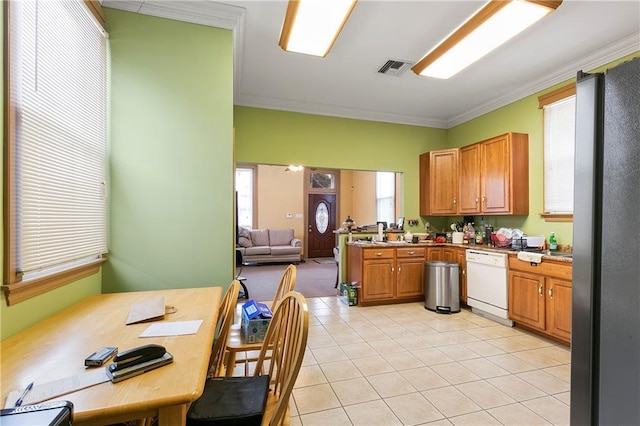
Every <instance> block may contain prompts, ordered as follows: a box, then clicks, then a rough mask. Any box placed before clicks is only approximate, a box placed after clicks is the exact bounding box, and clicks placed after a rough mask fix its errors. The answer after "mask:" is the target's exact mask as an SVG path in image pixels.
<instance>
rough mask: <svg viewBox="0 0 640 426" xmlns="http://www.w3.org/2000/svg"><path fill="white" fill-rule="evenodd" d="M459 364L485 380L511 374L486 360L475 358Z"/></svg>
mask: <svg viewBox="0 0 640 426" xmlns="http://www.w3.org/2000/svg"><path fill="white" fill-rule="evenodd" d="M459 362H460V365H462V366H464V367H465V368H467V369H468V370H469V371H471V372H472V373H474V374H476V375H478V376H479V377H482V378H483V379H488V378H491V377H498V376H506V375H507V374H509V372H508V371H507V370H505V369H504V368H502V367H500V366H498V365H497V364H496V363H494V362H491V361H490V360H488V359H486V358H474V359H469V360H466V361H459Z"/></svg>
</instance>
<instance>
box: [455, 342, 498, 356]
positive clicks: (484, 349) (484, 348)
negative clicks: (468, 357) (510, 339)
mask: <svg viewBox="0 0 640 426" xmlns="http://www.w3.org/2000/svg"><path fill="white" fill-rule="evenodd" d="M462 346H464V347H465V348H467V349H469V350H471V351H473V352H475V353H477V354H478V355H480V356H492V355H501V354H504V353H505V352H504V351H503V350H502V349H499V348H496V347H495V346H493V345H490V344H489V343H487V342H483V341H477V342H469V343H463V344H462Z"/></svg>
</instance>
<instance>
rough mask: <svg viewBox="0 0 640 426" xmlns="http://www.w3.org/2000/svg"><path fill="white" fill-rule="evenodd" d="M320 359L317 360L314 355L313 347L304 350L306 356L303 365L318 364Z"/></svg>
mask: <svg viewBox="0 0 640 426" xmlns="http://www.w3.org/2000/svg"><path fill="white" fill-rule="evenodd" d="M317 363H318V361H316V358H315V357H314V356H313V353H312V352H311V349H309V347H307V348H306V349H305V350H304V358H302V365H303V366H304V365H314V364H317Z"/></svg>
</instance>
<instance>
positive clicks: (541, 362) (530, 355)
mask: <svg viewBox="0 0 640 426" xmlns="http://www.w3.org/2000/svg"><path fill="white" fill-rule="evenodd" d="M513 356H515V357H516V358H520V359H521V360H523V361H524V362H526V363H528V364H531V365H533V366H534V367H536V368H548V367H555V366H556V365H561V363H560V362H559V361H557V360H555V359H553V358H551V357H549V356H546V355H544V354H542V353H540V352H539V351H538V350H530V351H522V352H514V353H513Z"/></svg>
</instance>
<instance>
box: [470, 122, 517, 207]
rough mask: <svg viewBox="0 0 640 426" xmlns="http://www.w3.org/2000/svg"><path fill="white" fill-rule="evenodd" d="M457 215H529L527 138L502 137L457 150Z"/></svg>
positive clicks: (507, 135)
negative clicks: (458, 187)
mask: <svg viewBox="0 0 640 426" xmlns="http://www.w3.org/2000/svg"><path fill="white" fill-rule="evenodd" d="M458 170H459V186H460V191H459V203H458V213H459V214H528V213H529V137H528V135H526V134H523V133H506V134H504V135H500V136H496V137H494V138H491V139H487V140H485V141H482V142H478V143H475V144H472V145H468V146H465V147H462V148H460V150H459V166H458Z"/></svg>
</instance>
